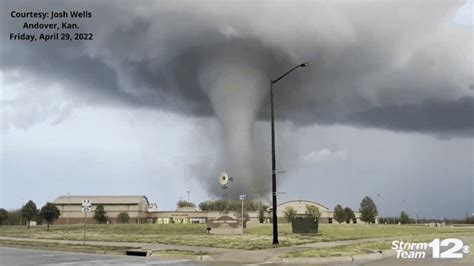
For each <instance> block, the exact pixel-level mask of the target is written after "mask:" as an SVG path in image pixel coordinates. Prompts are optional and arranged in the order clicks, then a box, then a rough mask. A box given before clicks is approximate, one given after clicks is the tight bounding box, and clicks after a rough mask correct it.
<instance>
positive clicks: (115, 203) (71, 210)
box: [54, 195, 156, 224]
mask: <svg viewBox="0 0 474 266" xmlns="http://www.w3.org/2000/svg"><path fill="white" fill-rule="evenodd" d="M86 199H90V200H91V202H92V209H91V212H90V213H88V214H87V223H95V221H94V219H93V218H92V217H93V216H94V211H95V209H96V207H97V205H103V206H104V210H105V211H106V212H107V216H108V218H109V222H110V223H116V222H117V216H118V214H119V213H121V212H126V213H128V215H129V217H130V220H129V222H130V223H145V222H146V218H147V217H148V210H149V209H150V203H149V202H148V199H147V197H145V196H85V195H84V196H73V195H70V196H67V195H66V196H60V197H58V198H57V199H56V200H55V201H54V205H56V207H58V209H59V211H60V212H61V215H60V217H59V219H58V220H57V221H55V224H79V223H84V219H85V216H84V213H83V212H82V201H83V200H86ZM155 207H156V205H155Z"/></svg>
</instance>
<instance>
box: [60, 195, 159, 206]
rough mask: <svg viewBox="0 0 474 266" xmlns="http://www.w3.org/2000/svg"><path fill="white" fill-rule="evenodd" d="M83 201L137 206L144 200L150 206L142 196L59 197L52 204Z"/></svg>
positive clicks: (80, 202)
mask: <svg viewBox="0 0 474 266" xmlns="http://www.w3.org/2000/svg"><path fill="white" fill-rule="evenodd" d="M85 199H90V200H91V203H92V204H94V205H96V204H139V203H140V202H142V200H145V201H146V203H147V204H150V203H149V201H148V198H147V197H146V196H143V195H137V196H93V195H70V196H68V195H63V196H59V197H58V198H57V199H56V200H55V201H54V204H82V201H83V200H85Z"/></svg>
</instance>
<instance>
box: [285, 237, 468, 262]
mask: <svg viewBox="0 0 474 266" xmlns="http://www.w3.org/2000/svg"><path fill="white" fill-rule="evenodd" d="M460 234H463V233H452V232H444V233H439V234H421V235H411V236H401V237H400V238H398V239H396V240H402V241H404V242H412V243H420V242H425V243H429V242H431V241H432V240H433V239H434V238H448V237H450V236H459V235H460ZM471 234H472V233H471ZM391 244H392V241H387V240H383V241H371V242H364V243H359V244H350V245H342V246H337V247H330V248H308V249H303V250H297V251H292V252H287V253H285V254H284V255H282V256H281V257H282V258H325V257H341V256H354V255H363V254H370V253H376V252H380V251H383V250H388V249H390V248H391Z"/></svg>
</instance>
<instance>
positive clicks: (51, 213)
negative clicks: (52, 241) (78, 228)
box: [40, 202, 61, 231]
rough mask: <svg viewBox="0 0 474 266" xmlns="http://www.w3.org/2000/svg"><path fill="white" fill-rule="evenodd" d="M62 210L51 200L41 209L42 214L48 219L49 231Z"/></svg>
mask: <svg viewBox="0 0 474 266" xmlns="http://www.w3.org/2000/svg"><path fill="white" fill-rule="evenodd" d="M60 214H61V212H60V211H59V209H58V207H56V205H54V204H53V203H51V202H47V203H46V204H45V205H44V206H43V207H42V208H41V211H40V216H41V217H42V218H43V219H44V220H45V221H46V225H47V227H46V228H47V229H46V230H47V231H49V225H50V224H52V223H53V222H54V221H55V220H56V219H58V218H59V215H60Z"/></svg>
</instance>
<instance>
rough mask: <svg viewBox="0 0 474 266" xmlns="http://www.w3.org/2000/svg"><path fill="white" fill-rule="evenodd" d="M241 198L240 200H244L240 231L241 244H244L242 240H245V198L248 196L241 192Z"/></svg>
mask: <svg viewBox="0 0 474 266" xmlns="http://www.w3.org/2000/svg"><path fill="white" fill-rule="evenodd" d="M239 198H240V200H241V201H242V212H241V214H240V219H241V220H240V221H241V223H242V224H241V229H242V231H241V232H240V244H241V245H242V242H243V240H244V200H245V198H247V195H245V194H241V195H240V196H239Z"/></svg>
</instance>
